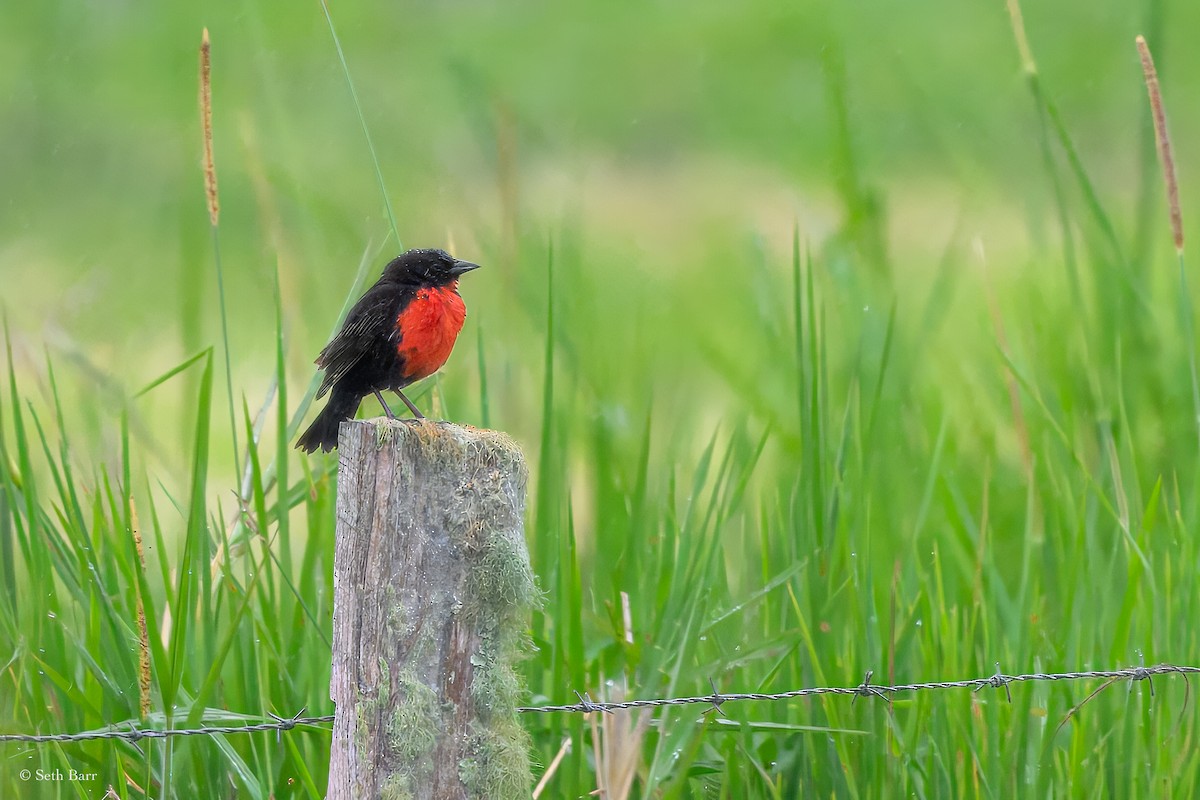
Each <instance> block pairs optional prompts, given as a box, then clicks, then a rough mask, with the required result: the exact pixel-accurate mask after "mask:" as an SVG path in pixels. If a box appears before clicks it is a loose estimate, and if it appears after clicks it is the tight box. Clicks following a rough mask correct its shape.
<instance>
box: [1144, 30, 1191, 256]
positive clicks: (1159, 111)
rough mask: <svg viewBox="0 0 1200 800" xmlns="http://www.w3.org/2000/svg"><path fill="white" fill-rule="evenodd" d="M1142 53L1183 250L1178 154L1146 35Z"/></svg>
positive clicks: (1176, 230) (1173, 227)
mask: <svg viewBox="0 0 1200 800" xmlns="http://www.w3.org/2000/svg"><path fill="white" fill-rule="evenodd" d="M1136 41H1137V49H1138V55H1140V56H1141V57H1142V73H1143V74H1144V75H1145V76H1146V92H1147V93H1148V94H1149V95H1150V113H1151V115H1152V116H1153V117H1154V140H1155V142H1157V144H1158V158H1159V161H1160V162H1161V163H1162V170H1163V179H1164V180H1165V181H1166V184H1167V206H1168V208H1169V209H1170V213H1171V235H1172V236H1173V237H1174V239H1175V249H1176V250H1177V251H1181V252H1182V250H1183V215H1182V213H1181V212H1180V210H1179V184H1178V182H1177V181H1176V179H1175V157H1174V155H1172V153H1171V136H1170V134H1169V133H1167V114H1166V112H1165V111H1164V110H1163V102H1162V91H1161V90H1160V89H1159V86H1158V71H1157V70H1155V69H1154V58H1153V57H1152V56H1151V55H1150V47H1149V45H1147V44H1146V39H1145V37H1143V36H1141V35H1139V36H1138V37H1137V40H1136Z"/></svg>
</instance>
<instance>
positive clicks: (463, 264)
mask: <svg viewBox="0 0 1200 800" xmlns="http://www.w3.org/2000/svg"><path fill="white" fill-rule="evenodd" d="M473 269H479V265H478V264H472V263H471V262H470V261H455V262H454V266H453V267H451V268H450V274H451V275H453V276H454V277H456V278H457V277H458V276H459V275H462V274H463V273H464V272H470V271H471V270H473Z"/></svg>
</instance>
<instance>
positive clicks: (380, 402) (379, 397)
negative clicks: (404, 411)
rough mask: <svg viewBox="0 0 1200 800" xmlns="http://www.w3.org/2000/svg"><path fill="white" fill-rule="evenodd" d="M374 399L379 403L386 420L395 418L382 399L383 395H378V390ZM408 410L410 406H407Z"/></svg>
mask: <svg viewBox="0 0 1200 800" xmlns="http://www.w3.org/2000/svg"><path fill="white" fill-rule="evenodd" d="M375 399H376V400H378V401H379V405H381V406H383V413H385V414H387V418H388V419H395V418H396V415H395V414H393V413H392V409H391V407H390V406H389V405H388V404H387V400H384V399H383V395H381V394H380V393H379V390H378V389H376V390H375ZM409 408H412V406H409Z"/></svg>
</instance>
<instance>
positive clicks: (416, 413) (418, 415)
mask: <svg viewBox="0 0 1200 800" xmlns="http://www.w3.org/2000/svg"><path fill="white" fill-rule="evenodd" d="M395 392H396V396H397V397H399V398H400V399H401V400H403V401H404V405H406V406H408V410H409V411H411V412H413V416H414V417H416V418H417V419H425V415H424V414H422V413H421V412H420V411H418V410H417V407H416V406H414V405H413V404H412V400H409V399H408V398H407V397H405V396H404V392H402V391H400V390H399V389H396V390H395Z"/></svg>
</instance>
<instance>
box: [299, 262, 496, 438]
mask: <svg viewBox="0 0 1200 800" xmlns="http://www.w3.org/2000/svg"><path fill="white" fill-rule="evenodd" d="M478 266H479V265H478V264H472V263H471V262H470V261H459V260H458V259H456V258H454V257H453V256H451V255H450V254H449V253H447V252H446V251H444V250H409V251H408V252H407V253H403V254H401V255H400V256H398V257H396V258H394V259H392V260H391V262H389V263H388V265H387V266H386V267H384V268H383V274H382V275H381V276H380V277H379V280H378V281H376V282H375V285H374V286H372V287H371V288H370V289H368V290H367V292H366V294H364V295H363V296H362V298H361V299H360V300H359V301H358V302H357V303H355V304H354V307H353V308H352V309H350V313H349V314H347V315H346V321H345V322H344V323H343V324H342V328H341V330H339V331H338V332H337V334H336V335H335V336H334V337H333V341H331V342H330V343H329V344H327V345H326V346H325V349H324V350H322V351H321V354H320V355H319V356H317V361H316V363H317V366H318V367H321V368H322V369H324V370H325V379H324V380H322V381H321V388H320V389H318V390H317V397H322V396H323V395H324V394H325V393H326V392H330V395H329V402H328V403H326V404H325V408H324V409H323V410H322V411H321V413H320V414H318V415H317V418H316V420H314V421H313V424H312V425H310V426H309V428H308V430H306V431H305V432H304V435H302V436H301V437H300V439H299V440H298V441H297V442H296V447H297V448H299V449H300V450H304V451H305V452H308V453H311V452H313V451H314V450H316V449H317V448H318V447H319V448H321V449H322V450H324V451H329V450H332V449H334V448H335V447H337V440H338V426H339V425H341V423H342V421H343V420H347V419H352V418H353V417H354V414H355V413H356V412H357V411H358V404H359V403H360V402H362V399H363V398H364V397H366V396H367V395H369V394H374V395H375V397H377V398H378V399H379V402H380V403H381V404H382V405H383V409H384V411H385V413H386V414H387V415H388V416H389V417H392V416H394V415H393V414H392V410H391V409H390V408H389V407H388V404H387V402H386V401H385V400H384V399H383V395H382V394H380V392H382V391H385V390H389V389H390V390H391V391H393V392H395V393H396V394H397V395H399V396H400V399H401V400H403V401H404V404H405V405H406V406H408V408H409V410H410V411H412V413H413V415H415V416H416V417H418V418H423V415H422V414H421V412H420V411H418V410H417V407H416V406H414V405H413V404H412V401H410V400H409V399H408V398H407V397H405V396H404V393H403V392H402V391H400V390H401V389H403V388H404V387H405V386H408V385H409V384H410V383H413V382H414V381H419V380H421V379H422V378H427V377H429V376H430V375H432V374H433V373H435V372H437V371H438V370H439V369H441V367H442V365H443V364H445V363H446V359H447V358H449V357H450V351H451V350H452V349H454V340H455V339H456V338H457V337H458V332H459V331H460V330H462V325H463V320H464V319H466V316H467V307H466V305H464V304H463V299H462V297H460V296H459V294H458V279H459V277H460V276H461V275H462V274H463V273H465V272H470V271H471V270H473V269H477V268H478ZM331 390H332V391H331Z"/></svg>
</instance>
